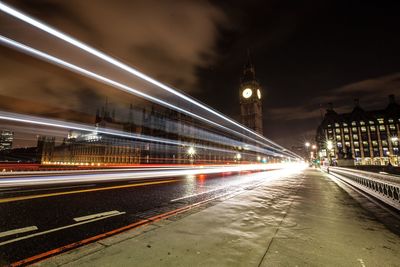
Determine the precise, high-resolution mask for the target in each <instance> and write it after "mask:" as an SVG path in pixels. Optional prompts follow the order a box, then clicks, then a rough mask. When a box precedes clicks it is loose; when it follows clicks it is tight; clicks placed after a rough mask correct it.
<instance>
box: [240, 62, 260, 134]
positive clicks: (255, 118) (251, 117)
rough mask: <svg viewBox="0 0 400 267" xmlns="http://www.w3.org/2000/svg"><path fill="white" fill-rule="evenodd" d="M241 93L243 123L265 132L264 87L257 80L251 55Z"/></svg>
mask: <svg viewBox="0 0 400 267" xmlns="http://www.w3.org/2000/svg"><path fill="white" fill-rule="evenodd" d="M239 93H240V96H239V97H240V119H241V123H242V124H243V125H245V126H247V127H248V128H250V129H252V130H254V131H256V132H257V133H260V134H263V123H262V100H261V98H262V88H261V85H260V84H259V82H258V81H257V80H256V74H255V69H254V66H253V64H252V63H251V60H250V56H249V59H248V62H247V64H246V65H245V67H244V70H243V75H242V78H241V83H240V89H239Z"/></svg>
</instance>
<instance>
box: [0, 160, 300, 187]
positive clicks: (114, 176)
mask: <svg viewBox="0 0 400 267" xmlns="http://www.w3.org/2000/svg"><path fill="white" fill-rule="evenodd" d="M299 166H302V165H301V164H298V163H278V164H247V165H229V166H213V167H212V168H208V167H207V168H199V167H191V166H188V167H187V168H186V169H177V170H154V171H152V170H151V168H149V170H148V171H133V172H128V173H126V172H119V171H115V172H114V173H106V174H105V173H98V171H97V170H87V171H86V172H87V173H92V174H80V175H61V176H60V175H54V176H52V175H49V176H45V175H44V176H34V177H21V176H15V178H11V177H7V178H6V177H4V178H2V179H0V188H3V187H22V186H32V185H35V186H38V185H49V184H52V185H54V184H65V183H87V182H90V183H96V182H110V181H129V180H136V179H146V178H152V179H153V178H154V179H156V178H165V177H176V176H187V175H199V174H214V173H225V172H242V171H265V170H272V169H288V170H291V169H293V168H298V167H299ZM60 174H63V172H60Z"/></svg>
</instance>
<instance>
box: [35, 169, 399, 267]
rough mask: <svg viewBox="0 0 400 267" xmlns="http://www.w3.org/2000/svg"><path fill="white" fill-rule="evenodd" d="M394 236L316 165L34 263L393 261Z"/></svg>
mask: <svg viewBox="0 0 400 267" xmlns="http://www.w3.org/2000/svg"><path fill="white" fill-rule="evenodd" d="M399 255H400V237H399V235H397V234H395V233H392V232H391V231H390V230H388V228H386V227H385V225H384V224H382V223H381V222H380V221H378V220H377V219H376V218H375V217H374V216H373V215H372V214H371V213H370V212H369V211H367V210H365V209H364V208H363V207H362V206H361V205H360V204H359V203H358V202H357V201H356V200H355V199H353V198H352V197H351V196H350V195H349V194H348V193H347V192H346V191H345V190H343V189H342V188H341V187H339V186H338V185H337V184H336V183H335V182H334V181H332V180H331V179H330V178H329V175H328V174H325V173H323V172H321V171H319V170H316V169H305V170H303V171H301V172H297V173H295V174H293V173H291V174H290V173H288V174H286V175H284V176H281V177H279V178H277V179H271V180H266V181H265V183H263V184H261V185H259V186H257V187H255V188H253V189H249V190H244V191H243V192H242V193H240V194H238V195H235V196H234V197H231V198H228V199H225V200H223V201H217V202H215V203H214V205H212V206H210V205H207V207H200V208H196V209H194V210H192V211H190V212H188V213H184V214H178V215H176V216H173V217H170V218H168V219H164V220H161V221H158V222H155V223H153V224H149V225H146V226H143V227H139V228H136V229H133V230H130V231H126V232H124V233H122V234H119V235H116V236H112V237H109V238H106V239H103V240H100V241H97V242H95V243H92V244H89V245H86V246H83V247H80V248H77V249H74V250H72V251H69V252H66V253H63V254H61V255H57V256H55V257H52V258H49V259H47V260H44V261H41V262H38V263H36V264H34V265H35V266H399V265H400V262H399Z"/></svg>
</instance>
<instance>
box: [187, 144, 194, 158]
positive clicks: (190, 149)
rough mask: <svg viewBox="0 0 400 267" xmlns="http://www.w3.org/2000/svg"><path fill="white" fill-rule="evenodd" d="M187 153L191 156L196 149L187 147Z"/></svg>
mask: <svg viewBox="0 0 400 267" xmlns="http://www.w3.org/2000/svg"><path fill="white" fill-rule="evenodd" d="M187 153H188V155H189V156H190V157H193V156H194V154H196V150H195V149H194V147H192V146H191V147H189V149H188V150H187Z"/></svg>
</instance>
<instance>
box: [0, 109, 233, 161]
mask: <svg viewBox="0 0 400 267" xmlns="http://www.w3.org/2000/svg"><path fill="white" fill-rule="evenodd" d="M0 120H7V121H14V122H22V123H29V124H35V125H42V126H49V127H56V128H62V129H67V130H71V129H74V130H78V131H84V132H97V133H102V134H107V135H112V136H118V137H124V138H130V139H137V140H141V141H147V142H157V143H163V144H167V145H175V146H184V147H196V148H199V149H207V150H213V151H219V152H225V153H231V154H234V153H236V151H235V150H228V149H222V148H217V147H212V146H204V145H200V144H193V143H188V142H181V141H176V140H171V139H164V138H157V137H152V136H146V135H142V134H135V133H126V132H122V131H117V130H112V129H106V128H99V127H93V126H87V125H83V124H78V123H71V122H65V121H59V120H53V119H46V118H39V117H34V116H28V115H22V114H16V113H10V112H4V111H0Z"/></svg>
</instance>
